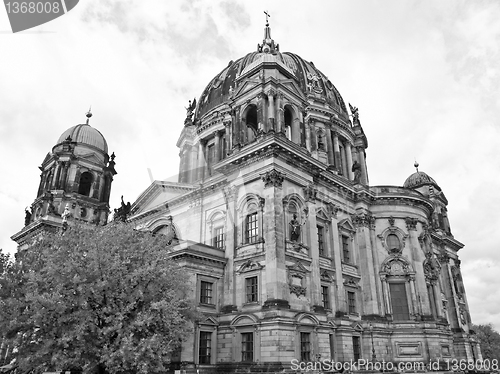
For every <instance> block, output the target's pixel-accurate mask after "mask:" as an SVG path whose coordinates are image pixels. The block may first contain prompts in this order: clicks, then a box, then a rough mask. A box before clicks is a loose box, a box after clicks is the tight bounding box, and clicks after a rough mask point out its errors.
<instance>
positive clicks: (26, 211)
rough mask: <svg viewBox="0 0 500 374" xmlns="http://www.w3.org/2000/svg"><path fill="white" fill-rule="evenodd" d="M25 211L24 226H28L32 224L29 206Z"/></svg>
mask: <svg viewBox="0 0 500 374" xmlns="http://www.w3.org/2000/svg"><path fill="white" fill-rule="evenodd" d="M24 213H25V216H24V226H28V225H29V224H30V221H31V214H32V213H31V212H30V210H29V208H26V209H25V210H24Z"/></svg>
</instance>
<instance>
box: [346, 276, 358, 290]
mask: <svg viewBox="0 0 500 374" xmlns="http://www.w3.org/2000/svg"><path fill="white" fill-rule="evenodd" d="M344 286H347V287H351V288H359V280H358V279H356V278H352V277H346V278H344Z"/></svg>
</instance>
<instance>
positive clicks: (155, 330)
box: [0, 224, 196, 373]
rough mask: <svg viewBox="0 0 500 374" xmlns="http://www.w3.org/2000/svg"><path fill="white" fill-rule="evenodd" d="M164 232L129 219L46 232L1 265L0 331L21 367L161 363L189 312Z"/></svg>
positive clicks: (150, 366) (139, 369) (161, 366)
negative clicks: (133, 224)
mask: <svg viewBox="0 0 500 374" xmlns="http://www.w3.org/2000/svg"><path fill="white" fill-rule="evenodd" d="M168 240H170V239H169V238H166V237H164V236H162V235H158V236H153V235H151V234H149V233H142V232H137V231H135V230H133V229H132V227H130V226H128V225H126V224H110V225H107V226H104V227H100V226H90V225H78V224H77V225H74V226H72V227H71V228H69V229H68V230H67V231H65V232H64V233H62V234H61V233H60V234H50V235H45V236H43V237H42V238H41V239H39V240H38V241H36V242H35V243H34V244H33V245H32V246H30V248H29V249H27V250H24V251H21V252H19V253H18V254H17V255H16V260H15V261H14V263H12V264H11V266H7V267H5V271H4V275H3V277H2V279H3V283H2V288H1V293H0V334H2V333H3V335H4V336H5V337H6V338H7V340H8V341H9V342H10V343H11V344H13V345H14V346H15V347H16V348H17V353H16V360H17V363H18V365H19V366H20V369H21V370H29V369H32V370H35V372H41V371H51V370H70V369H81V370H83V371H84V373H92V372H98V373H105V372H106V373H118V372H120V373H131V372H134V373H146V372H150V373H151V372H152V373H156V372H160V371H164V370H165V365H166V364H167V363H168V362H169V355H170V354H171V353H172V352H173V351H174V350H175V349H176V348H177V346H178V344H179V343H180V341H181V340H183V339H184V338H185V337H186V336H187V335H189V333H190V332H191V328H192V327H191V326H192V323H191V322H190V321H191V320H193V319H194V318H196V312H195V308H194V307H193V305H192V303H191V301H190V297H189V293H190V290H188V282H187V279H186V276H185V272H183V271H182V270H181V269H180V268H179V266H178V265H177V264H176V263H175V262H174V261H172V260H171V259H170V258H169V248H168Z"/></svg>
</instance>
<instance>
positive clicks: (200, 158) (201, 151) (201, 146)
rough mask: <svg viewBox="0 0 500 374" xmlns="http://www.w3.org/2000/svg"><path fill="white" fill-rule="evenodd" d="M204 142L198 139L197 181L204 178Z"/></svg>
mask: <svg viewBox="0 0 500 374" xmlns="http://www.w3.org/2000/svg"><path fill="white" fill-rule="evenodd" d="M205 146H206V142H205V141H203V140H201V139H200V142H199V143H198V180H202V179H203V178H205V168H206V166H207V164H206V158H205Z"/></svg>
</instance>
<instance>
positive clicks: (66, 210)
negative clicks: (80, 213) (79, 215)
mask: <svg viewBox="0 0 500 374" xmlns="http://www.w3.org/2000/svg"><path fill="white" fill-rule="evenodd" d="M61 217H62V223H63V224H65V223H66V224H67V223H68V218H70V217H71V211H70V210H69V204H66V207H65V208H64V212H63V214H61Z"/></svg>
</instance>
